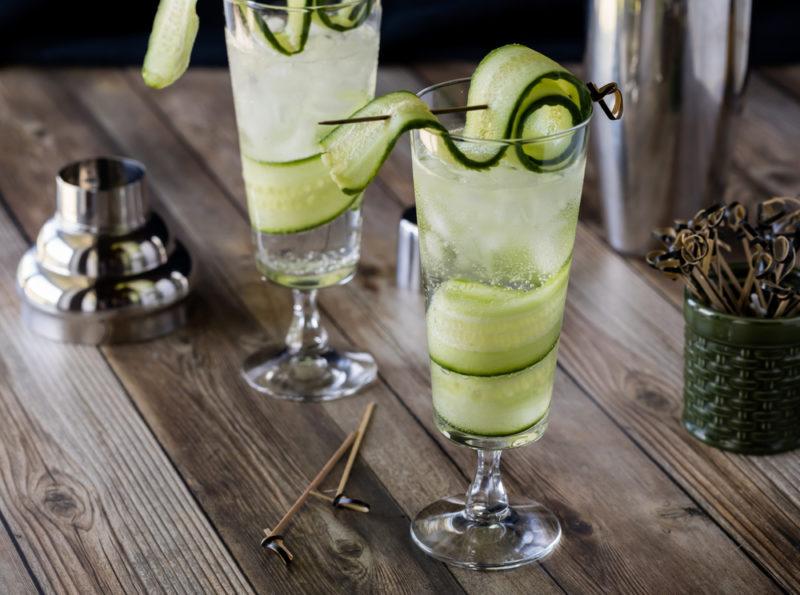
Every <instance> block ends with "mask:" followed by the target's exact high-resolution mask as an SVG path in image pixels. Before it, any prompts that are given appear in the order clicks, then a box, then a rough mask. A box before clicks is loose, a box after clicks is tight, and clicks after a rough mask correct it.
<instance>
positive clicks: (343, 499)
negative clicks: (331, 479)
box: [333, 401, 375, 510]
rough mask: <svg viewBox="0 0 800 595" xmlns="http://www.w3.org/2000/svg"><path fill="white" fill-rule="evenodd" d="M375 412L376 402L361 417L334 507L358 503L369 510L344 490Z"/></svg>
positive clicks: (337, 490)
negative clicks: (345, 493)
mask: <svg viewBox="0 0 800 595" xmlns="http://www.w3.org/2000/svg"><path fill="white" fill-rule="evenodd" d="M373 411H375V402H374V401H373V402H371V403H370V404H369V405H367V408H366V409H364V413H363V414H362V415H361V422H360V423H359V424H358V430H356V440H355V442H354V443H353V448H351V449H350V455H349V456H348V457H347V463H346V464H345V466H344V471H342V476H341V477H340V478H339V485H338V486H337V488H336V495H335V496H334V497H333V505H334V506H336V507H337V508H346V504H347V503H353V502H356V503H358V504H361V505H366V507H367V510H369V505H368V504H366V502H361V501H360V500H354V499H352V498H348V497H347V496H345V495H344V488H345V487H346V486H347V480H348V479H350V473H351V472H352V470H353V463H355V462H356V457H357V456H358V449H359V448H361V443H362V442H363V441H364V435H365V434H366V433H367V426H369V420H370V419H372V412H373Z"/></svg>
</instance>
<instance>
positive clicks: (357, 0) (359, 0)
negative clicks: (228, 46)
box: [225, 0, 378, 13]
mask: <svg viewBox="0 0 800 595" xmlns="http://www.w3.org/2000/svg"><path fill="white" fill-rule="evenodd" d="M366 1H368V0H341V1H340V2H335V3H332V4H322V5H316V4H314V5H312V6H286V5H285V4H284V5H281V4H275V3H273V2H260V1H259V0H225V2H229V3H230V4H244V5H246V6H247V7H249V8H264V9H269V10H282V11H284V12H311V13H314V12H319V11H322V10H326V11H327V10H337V9H340V8H351V7H354V6H358V5H359V4H363V3H364V2H366ZM377 2H378V0H375V1H374V2H373V5H374V4H375V3H377Z"/></svg>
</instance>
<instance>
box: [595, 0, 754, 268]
mask: <svg viewBox="0 0 800 595" xmlns="http://www.w3.org/2000/svg"><path fill="white" fill-rule="evenodd" d="M750 12H751V0H593V2H592V7H591V13H590V23H589V38H588V43H587V53H586V66H587V71H588V72H587V79H588V80H594V81H617V82H618V83H619V86H620V88H621V89H622V91H623V93H624V99H625V117H624V118H623V119H622V120H621V121H619V122H611V121H609V120H607V119H605V118H595V119H594V122H593V130H592V142H593V145H594V146H593V154H594V156H595V159H596V160H597V164H598V170H599V172H598V173H599V181H600V191H601V196H602V201H603V206H604V216H605V225H606V231H607V234H608V239H609V242H610V243H611V245H612V246H613V247H614V248H615V249H617V250H619V251H621V252H626V253H643V252H645V251H646V250H647V249H648V247H649V246H650V233H651V230H652V229H653V228H654V227H658V226H662V225H667V224H669V223H671V221H672V220H673V219H675V218H678V217H690V216H691V215H692V214H693V213H694V212H696V211H697V210H699V209H700V208H701V207H703V206H705V205H707V204H710V203H713V202H717V201H719V200H722V198H723V196H722V193H723V191H724V184H725V173H726V169H727V166H728V162H729V154H730V143H731V132H732V124H733V119H734V116H735V114H736V112H737V111H738V109H739V107H740V100H741V96H742V92H743V88H744V83H745V78H746V72H747V52H748V42H749V34H750Z"/></svg>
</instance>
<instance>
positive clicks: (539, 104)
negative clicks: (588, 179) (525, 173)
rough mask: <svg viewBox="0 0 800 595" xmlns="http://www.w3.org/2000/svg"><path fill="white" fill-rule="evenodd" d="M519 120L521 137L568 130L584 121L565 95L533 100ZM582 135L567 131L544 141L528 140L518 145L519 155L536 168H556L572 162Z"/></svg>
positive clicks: (546, 169)
mask: <svg viewBox="0 0 800 595" xmlns="http://www.w3.org/2000/svg"><path fill="white" fill-rule="evenodd" d="M526 114H528V115H523V116H522V118H521V120H520V122H521V125H522V128H521V130H520V138H538V137H540V136H549V135H554V134H557V133H558V132H561V131H564V130H569V129H570V128H572V127H573V126H577V125H578V124H579V123H580V121H581V113H580V111H579V110H578V108H577V107H576V106H575V104H574V103H572V101H570V100H569V99H567V98H565V97H554V96H550V97H543V98H541V99H539V100H537V101H534V102H533V103H532V104H530V106H528V108H527V110H526ZM579 140H580V136H579V135H577V134H575V133H574V132H573V133H567V134H564V135H563V136H560V137H558V138H551V139H549V140H548V141H547V142H542V143H525V144H520V145H517V146H516V147H515V150H516V156H517V158H518V159H519V160H520V161H521V162H522V163H523V164H524V165H525V167H527V168H528V169H532V170H534V171H554V170H558V169H562V168H564V167H566V166H567V165H569V164H570V163H572V161H573V158H574V156H575V155H576V154H577V152H576V151H575V149H576V145H577V144H578V141H579Z"/></svg>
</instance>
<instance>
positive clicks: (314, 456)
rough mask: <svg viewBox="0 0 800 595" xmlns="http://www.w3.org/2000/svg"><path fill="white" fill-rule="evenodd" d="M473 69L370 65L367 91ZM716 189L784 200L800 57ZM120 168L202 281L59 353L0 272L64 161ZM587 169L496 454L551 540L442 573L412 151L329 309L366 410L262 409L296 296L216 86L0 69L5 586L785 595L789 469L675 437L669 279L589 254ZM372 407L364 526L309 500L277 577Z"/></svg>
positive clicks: (791, 561)
mask: <svg viewBox="0 0 800 595" xmlns="http://www.w3.org/2000/svg"><path fill="white" fill-rule="evenodd" d="M471 69H472V66H471V65H467V64H440V65H426V66H417V67H414V68H398V67H389V68H384V69H382V70H381V73H380V77H379V92H387V91H389V90H392V89H397V88H407V89H418V88H420V87H421V86H423V84H425V83H427V82H430V81H435V80H441V79H444V78H453V77H454V76H455V75H460V74H463V73H468V72H469V71H471ZM741 124H742V126H741V130H740V139H741V140H740V141H739V142H738V143H737V145H736V150H735V164H734V166H733V171H732V190H731V194H732V196H733V197H736V198H740V199H741V198H744V199H753V198H762V197H766V196H768V195H773V194H787V193H788V194H796V193H798V191H800V171H798V170H799V169H800V68H797V67H795V68H786V69H780V70H772V71H764V72H760V73H756V74H754V76H753V77H752V79H751V81H750V87H749V91H748V105H747V108H746V110H745V112H744V115H743V119H742V123H741ZM93 154H124V155H128V156H131V157H135V158H137V159H140V160H142V161H143V162H144V163H145V164H147V166H148V168H149V182H150V189H151V196H152V198H153V200H154V202H155V203H156V205H157V208H158V209H159V210H160V211H161V212H162V213H163V214H164V215H166V216H167V217H168V218H169V219H170V220H171V221H172V222H173V223H174V225H175V226H176V228H177V229H178V230H179V232H180V235H181V237H182V238H183V239H184V240H185V241H186V243H187V244H188V245H189V247H190V249H191V250H192V252H193V254H194V256H195V258H196V260H197V261H199V263H200V264H201V265H202V269H203V274H202V275H201V279H200V281H199V285H198V288H197V295H196V299H195V302H194V306H193V310H192V315H191V323H190V325H189V326H187V327H186V328H185V329H183V330H181V331H179V332H176V333H175V334H173V335H171V336H169V337H167V338H164V339H161V340H158V341H154V342H150V343H144V344H133V345H125V346H115V347H103V348H100V349H97V348H93V347H77V346H64V345H59V344H55V343H50V342H47V341H44V340H41V339H38V338H36V337H34V336H32V335H31V334H30V333H28V332H27V331H26V329H25V328H24V327H23V326H22V324H21V322H20V319H19V315H18V307H19V299H18V297H17V295H16V293H15V289H14V271H15V268H16V264H17V261H18V259H19V257H20V256H21V254H22V252H23V251H24V249H25V248H26V246H27V245H28V244H30V243H31V241H32V239H33V238H34V237H35V234H36V232H37V230H38V229H39V227H40V226H41V224H42V223H43V222H44V221H45V219H46V218H47V217H48V216H50V214H51V212H52V211H53V197H54V184H53V177H54V174H55V172H56V171H57V169H58V168H59V167H60V166H61V165H63V164H64V163H66V162H67V161H70V160H73V159H77V158H81V157H85V156H90V155H93ZM592 180H593V174H592V170H591V167H590V169H589V172H588V175H587V185H586V190H585V196H584V213H583V215H582V219H583V222H582V224H581V225H580V228H579V231H578V237H577V242H576V248H575V262H574V266H573V271H572V282H571V285H570V292H569V299H568V304H567V312H566V321H565V326H564V332H563V336H562V342H561V353H560V359H559V371H558V375H557V380H556V392H555V399H554V404H553V411H552V417H551V419H552V421H551V426H550V429H549V430H548V432H547V435H546V436H545V438H544V439H543V440H542V441H541V442H540V443H538V444H536V445H533V446H530V447H527V448H522V449H518V450H515V451H512V452H509V453H508V454H507V456H506V459H505V460H506V464H505V477H506V481H507V486H508V488H509V490H510V491H511V492H512V494H526V495H529V496H532V497H535V498H537V499H540V500H541V501H543V502H545V503H546V504H547V505H548V506H550V507H552V508H553V509H554V510H555V511H556V512H557V514H558V516H559V517H560V518H561V520H562V522H563V527H564V532H565V534H564V539H563V542H562V545H561V546H560V547H559V548H558V550H557V551H556V552H555V553H554V554H553V555H552V556H551V557H549V558H547V559H546V560H545V561H544V562H542V563H541V564H533V565H530V566H528V567H525V568H522V569H519V570H515V571H512V572H507V573H499V574H498V573H495V574H487V573H476V572H468V571H463V570H458V569H451V568H448V567H446V566H444V565H442V564H439V563H437V562H435V561H433V560H430V559H428V558H427V557H426V556H424V555H423V554H422V553H420V552H419V551H418V550H417V549H416V548H415V547H414V546H413V545H412V543H411V540H410V538H409V535H408V522H409V518H410V517H411V516H413V515H414V514H415V512H416V511H418V510H419V509H420V508H421V507H422V506H423V505H425V504H427V503H429V502H430V501H432V500H433V499H435V498H437V497H440V496H443V495H446V494H451V493H463V491H464V489H465V486H466V484H467V482H468V477H469V476H470V474H471V473H472V471H473V466H474V459H473V455H472V453H471V452H469V450H468V449H464V448H459V447H455V446H454V445H451V444H449V443H448V442H447V440H445V439H444V438H443V437H442V436H440V435H439V434H438V432H437V431H436V430H435V428H434V426H433V423H432V412H431V399H430V389H429V378H428V366H427V356H426V351H425V340H424V322H423V311H422V304H421V299H420V298H419V297H418V296H416V295H412V294H410V293H408V292H405V291H402V290H398V289H396V288H395V287H394V283H393V275H394V265H393V263H394V249H395V238H396V227H397V222H398V220H399V217H400V213H401V211H402V210H403V208H404V207H405V206H407V205H408V204H410V203H411V202H412V201H413V196H414V195H413V190H412V185H411V174H410V168H409V151H408V145H407V141H403V142H401V143H399V146H398V148H397V149H396V150H395V151H394V153H393V155H392V157H391V159H390V160H389V162H388V163H387V165H386V167H385V168H384V170H383V171H382V173H381V175H380V177H379V179H378V180H377V181H376V182H375V183H373V184H372V186H370V188H369V190H368V191H367V198H366V203H365V217H366V224H365V228H364V248H363V257H362V263H361V265H360V268H359V274H358V276H357V277H356V279H355V280H354V281H353V282H352V283H350V284H349V285H347V286H345V287H341V288H335V289H329V290H325V291H323V292H322V295H321V306H322V310H323V314H324V317H325V324H326V325H327V328H328V329H329V330H330V332H331V335H332V339H333V340H334V341H336V342H337V343H339V344H352V345H356V346H358V347H361V348H364V349H367V350H369V351H371V352H372V353H373V354H374V355H375V357H376V359H377V360H378V363H379V365H380V378H379V380H378V381H377V382H376V383H375V384H374V385H373V386H372V387H371V388H370V389H369V390H367V391H366V392H364V394H362V395H360V396H357V397H354V398H351V399H347V400H344V401H341V402H337V403H333V404H328V405H313V406H301V405H297V404H292V403H284V402H277V401H273V400H270V399H267V398H264V397H261V396H259V395H257V394H254V393H253V392H252V391H251V390H250V389H248V387H247V386H246V385H245V384H244V382H243V381H242V380H241V379H240V378H239V374H238V368H239V363H240V362H241V360H242V359H243V357H244V356H245V355H246V354H247V353H248V352H250V351H252V350H254V349H255V348H256V347H258V346H260V345H262V344H263V343H264V342H265V341H267V340H280V339H281V337H282V335H283V333H284V327H285V325H286V324H287V322H288V313H289V309H290V303H289V292H288V291H285V290H282V289H279V288H277V287H271V286H267V285H265V284H263V283H262V282H261V281H260V280H259V275H258V274H257V272H256V269H255V266H254V264H253V259H252V250H251V245H250V232H249V226H248V222H247V215H246V210H245V204H244V192H243V188H242V182H241V180H240V174H239V155H238V150H237V140H236V128H235V126H234V120H233V110H232V104H231V97H230V91H229V82H228V75H227V73H226V72H225V71H223V70H201V69H197V70H192V71H191V72H190V73H189V74H188V75H187V76H186V77H185V78H184V79H183V80H182V81H181V82H180V83H179V84H177V85H175V86H174V87H173V88H171V89H168V90H166V91H162V92H154V91H150V90H148V89H146V88H145V87H144V86H143V85H142V83H141V81H140V79H139V78H138V76H137V73H136V72H135V71H134V70H33V69H27V68H10V69H5V70H2V71H0V191H2V197H0V202H2V208H0V244H1V245H2V251H0V279H1V280H0V592H4V593H5V592H12V593H17V592H33V591H45V592H75V593H90V592H118V591H129V592H148V593H150V592H159V591H167V592H193V593H197V592H204V593H211V592H252V591H258V592H295V593H296V592H320V593H322V592H331V591H336V592H355V591H358V592H361V591H370V592H407V593H422V592H435V593H451V592H461V591H468V592H474V593H503V594H506V593H533V592H559V591H567V592H578V593H584V592H597V591H620V592H650V593H680V592H729V593H730V592H735V593H770V592H780V591H782V590H787V591H795V592H797V591H800V452H794V453H788V454H783V455H780V456H773V457H747V456H736V455H732V454H728V453H725V452H721V451H718V450H714V449H711V448H708V447H706V446H705V445H703V444H701V443H700V442H698V441H696V440H694V439H693V438H691V437H690V436H689V435H688V434H687V433H686V432H685V431H684V430H683V429H682V428H681V426H680V424H679V417H680V411H681V376H682V336H683V330H682V327H683V323H682V317H681V313H680V308H679V302H680V290H679V288H678V286H676V285H672V284H670V283H667V282H665V281H663V280H662V279H660V278H659V277H657V276H653V275H651V274H650V273H649V271H648V270H647V269H646V267H644V266H643V265H642V263H641V262H640V261H639V260H637V259H626V258H623V257H621V256H618V255H617V254H615V253H614V252H612V251H611V250H610V249H609V248H608V246H607V245H606V244H605V242H604V240H603V237H602V233H601V231H600V228H599V225H598V224H597V216H596V214H597V208H596V207H597V201H596V198H595V184H594V183H593V181H592ZM371 400H374V401H376V402H377V403H378V407H377V410H376V415H375V418H374V420H373V423H372V426H371V428H370V433H369V434H368V436H367V440H366V443H365V446H364V448H363V451H362V457H361V458H360V460H359V462H358V463H357V464H356V466H355V470H354V474H353V478H352V483H351V489H350V491H351V492H352V493H353V495H357V496H358V497H360V498H363V499H365V500H367V501H369V502H371V503H372V505H373V512H372V513H371V514H369V515H361V514H357V513H352V512H348V511H336V512H335V511H333V510H332V509H331V508H330V507H328V506H327V505H325V504H324V503H320V502H318V501H312V502H310V503H309V504H308V506H307V507H306V509H305V510H304V511H303V512H302V513H301V514H300V515H299V516H298V517H296V521H295V522H294V524H293V526H292V527H291V529H290V531H289V539H290V541H291V544H292V546H293V549H294V550H295V553H296V554H297V555H298V559H297V560H296V563H295V564H294V565H293V566H292V568H291V569H288V570H287V569H286V568H284V567H283V565H282V564H281V563H280V562H279V561H278V560H277V559H276V558H274V557H273V556H271V555H270V554H268V553H266V552H265V551H264V550H262V549H261V548H260V547H259V540H260V539H261V537H262V528H264V527H268V526H270V524H273V523H275V522H276V520H277V519H278V518H279V517H280V515H281V513H282V511H284V510H285V509H286V508H287V507H288V505H289V504H290V503H291V502H292V501H293V500H294V499H295V497H296V496H297V495H298V494H299V493H300V491H301V490H302V488H303V487H304V486H305V484H306V483H307V482H308V481H309V480H310V479H311V477H313V475H314V474H315V473H316V471H317V470H318V469H319V468H320V467H321V465H322V464H323V462H324V461H325V460H326V459H327V458H328V456H329V455H330V454H331V453H332V452H333V451H334V450H335V448H336V446H337V445H338V444H339V442H340V441H341V440H342V438H343V437H344V436H345V435H346V434H347V433H348V432H349V431H351V430H352V429H353V428H354V427H355V425H356V423H357V418H358V416H359V414H360V412H361V411H362V409H363V408H364V405H365V403H367V402H368V401H371Z"/></svg>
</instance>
